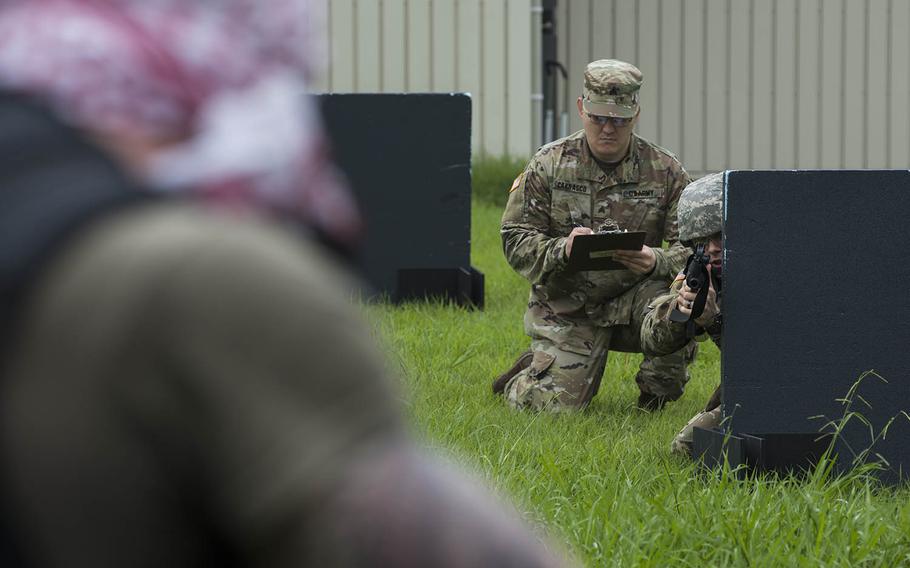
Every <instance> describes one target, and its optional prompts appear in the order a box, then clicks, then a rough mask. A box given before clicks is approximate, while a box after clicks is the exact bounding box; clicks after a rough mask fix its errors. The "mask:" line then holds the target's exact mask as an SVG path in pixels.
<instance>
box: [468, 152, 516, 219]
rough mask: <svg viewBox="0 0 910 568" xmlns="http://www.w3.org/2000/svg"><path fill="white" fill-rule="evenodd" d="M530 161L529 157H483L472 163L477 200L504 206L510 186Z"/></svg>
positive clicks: (472, 176) (473, 185)
mask: <svg viewBox="0 0 910 568" xmlns="http://www.w3.org/2000/svg"><path fill="white" fill-rule="evenodd" d="M527 163H528V160H527V158H513V157H511V156H500V157H481V158H479V159H475V160H474V163H473V164H472V165H471V191H472V193H473V196H474V200H475V201H480V202H482V203H489V204H492V205H498V206H499V207H502V206H504V205H505V204H506V199H507V198H508V196H509V188H511V187H512V182H513V181H515V178H516V177H518V174H520V173H521V172H522V171H523V170H524V169H525V165H526V164H527Z"/></svg>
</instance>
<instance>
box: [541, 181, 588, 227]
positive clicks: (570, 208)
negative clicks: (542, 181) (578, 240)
mask: <svg viewBox="0 0 910 568" xmlns="http://www.w3.org/2000/svg"><path fill="white" fill-rule="evenodd" d="M577 226H585V227H590V226H591V195H590V193H581V192H580V191H567V190H563V189H559V188H556V189H554V190H553V201H552V205H551V207H550V235H551V236H554V237H562V236H565V235H568V234H569V232H571V231H572V227H577Z"/></svg>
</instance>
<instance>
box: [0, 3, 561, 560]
mask: <svg viewBox="0 0 910 568" xmlns="http://www.w3.org/2000/svg"><path fill="white" fill-rule="evenodd" d="M305 11H306V6H303V5H301V3H299V2H269V3H264V2H262V3H258V2H255V1H253V0H248V1H243V0H233V1H230V0H225V1H223V2H215V1H203V0H199V1H186V0H184V1H180V2H176V1H173V2H168V1H162V0H158V1H156V2H139V1H136V2H130V1H129V0H108V1H105V2H101V1H90V0H81V1H79V0H67V1H63V0H57V1H54V0H48V1H42V2H38V1H35V2H26V1H22V2H15V1H8V2H3V3H0V341H2V343H0V364H2V374H0V452H2V457H0V483H2V485H0V497H2V501H0V513H2V519H3V521H4V525H5V526H4V530H3V531H2V534H3V536H4V538H5V539H7V540H8V542H7V543H6V545H7V546H6V547H5V548H4V549H3V551H2V553H3V554H4V555H6V556H4V557H3V558H0V562H2V565H4V566H9V565H14V564H15V562H22V563H25V564H27V565H30V566H92V567H105V566H118V567H121V566H131V567H136V566H168V567H178V566H234V565H237V566H555V565H557V562H556V561H555V560H554V559H552V557H550V556H548V555H547V553H546V551H545V550H544V549H543V548H542V546H541V545H540V544H539V542H537V539H535V538H534V536H533V535H532V534H530V533H529V532H528V531H527V530H526V529H525V528H524V527H523V526H522V525H521V523H520V522H519V521H517V520H516V519H515V518H513V517H511V516H509V515H508V514H506V513H504V512H503V510H502V509H501V508H500V507H498V506H496V505H494V504H492V503H491V500H490V498H489V495H488V494H487V493H486V492H485V491H483V490H480V489H479V488H477V487H474V486H473V485H471V484H470V483H468V482H466V481H465V480H464V479H463V478H461V477H460V476H459V475H457V474H452V473H449V472H448V471H447V470H446V469H445V468H444V467H442V466H441V465H439V464H437V463H436V462H435V461H434V460H432V459H429V458H427V457H426V456H423V455H422V454H420V452H418V451H417V450H415V448H414V444H413V442H412V441H411V440H410V439H409V437H408V436H407V433H406V432H405V427H404V426H403V424H402V421H401V419H400V415H399V408H398V406H397V405H396V401H395V396H394V393H393V390H392V387H391V385H390V383H389V381H388V380H387V379H386V377H385V376H384V371H383V364H382V363H381V359H380V358H379V357H378V355H377V354H376V353H375V348H374V347H373V345H372V342H371V340H370V337H369V333H368V331H367V328H366V326H365V325H364V324H363V322H362V321H361V320H360V319H359V318H358V316H357V314H356V310H355V309H354V308H353V307H352V306H350V305H349V303H348V302H347V297H346V295H345V294H344V292H343V291H344V290H346V289H348V286H349V281H348V277H347V276H346V275H345V271H344V270H343V267H341V266H340V265H339V264H338V260H337V257H336V256H332V255H330V254H329V253H328V252H327V250H328V249H326V248H324V247H321V246H320V245H318V244H316V241H315V240H313V241H311V240H307V239H301V238H300V235H299V230H298V229H300V228H304V230H305V231H306V232H308V233H310V234H312V235H314V236H316V237H318V239H319V240H320V241H322V242H323V243H327V244H330V245H331V246H332V248H335V249H340V250H344V249H346V248H348V247H350V246H351V244H352V243H353V241H354V239H355V238H356V235H357V231H358V217H357V214H356V211H355V209H354V208H353V206H352V203H351V201H350V199H349V198H348V196H347V194H346V193H345V192H344V191H343V190H342V188H341V186H340V185H339V184H337V182H336V180H335V177H334V176H333V174H332V171H331V169H330V168H329V167H328V164H327V162H326V160H325V159H324V156H323V153H322V144H321V141H320V138H319V137H318V132H319V130H318V126H317V124H316V121H315V117H314V116H313V115H312V114H311V112H310V109H308V108H307V107H306V106H305V99H303V98H302V97H301V92H302V89H303V86H304V81H305V80H306V78H307V76H308V75H307V74H308V73H309V68H308V67H307V66H306V60H307V59H306V50H307V49H309V48H310V47H311V44H312V42H308V41H309V38H310V35H308V34H309V33H310V32H309V31H308V30H307V29H306V28H305V25H307V23H308V22H309V23H312V22H313V21H314V19H313V18H311V17H310V18H307V17H306V16H307V14H306V13H305ZM178 196H179V197H181V198H178ZM267 214H268V216H269V217H271V218H272V219H271V220H269V219H266V216H267ZM276 218H281V219H283V220H284V221H286V222H285V223H284V224H281V225H279V224H278V223H276V222H275V219H276ZM287 221H294V223H289V222H287ZM14 554H15V555H16V556H17V558H12V557H11V556H12V555H14Z"/></svg>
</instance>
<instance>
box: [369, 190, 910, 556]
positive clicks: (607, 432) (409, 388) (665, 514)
mask: <svg viewBox="0 0 910 568" xmlns="http://www.w3.org/2000/svg"><path fill="white" fill-rule="evenodd" d="M505 187H508V185H506V186H505ZM500 214H501V207H500V206H498V205H496V204H492V203H489V202H488V201H486V200H476V201H475V203H474V207H473V214H472V263H473V265H474V266H475V267H477V268H478V269H479V270H481V271H482V272H483V273H484V274H485V275H486V309H485V310H484V311H466V310H463V309H460V308H457V307H453V306H447V305H443V304H439V303H436V304H433V303H420V304H410V305H406V306H403V307H397V308H396V307H391V306H386V305H373V306H370V307H368V309H367V311H368V316H369V318H370V320H371V322H372V324H373V326H374V328H375V329H376V331H377V336H378V337H379V338H380V340H381V341H383V342H384V343H385V345H386V346H387V351H388V352H389V354H390V359H391V364H393V365H397V366H398V367H400V369H399V373H400V374H402V375H403V377H404V389H403V390H404V392H405V393H406V394H405V399H406V400H405V405H406V407H407V412H408V413H409V415H410V417H411V418H412V421H413V424H414V429H415V432H417V434H418V436H419V437H420V439H421V440H423V441H424V443H425V444H426V445H427V446H429V447H431V448H433V449H434V450H437V451H441V452H442V453H444V454H448V455H454V456H456V457H457V459H458V461H460V462H462V463H465V464H467V466H468V467H470V468H472V469H474V470H475V471H478V472H479V474H480V475H481V476H482V477H484V478H485V479H486V480H487V481H488V482H489V483H490V484H491V485H493V486H494V487H496V488H497V489H498V490H500V491H501V492H502V493H504V494H506V495H509V496H511V498H512V499H513V500H514V501H515V503H516V505H517V507H518V508H519V510H520V511H521V513H522V514H523V515H524V516H525V518H526V519H527V520H528V521H529V522H531V523H532V524H533V525H535V526H537V527H539V528H540V530H541V532H542V533H545V534H548V535H549V536H550V538H551V540H552V541H555V542H559V543H564V545H565V547H566V548H568V549H569V550H570V551H571V553H572V554H574V555H575V556H576V557H577V558H578V559H579V560H580V561H581V562H582V563H584V564H585V565H588V566H613V565H621V566H699V567H702V566H902V565H910V504H908V496H910V492H908V491H906V490H901V491H895V490H892V489H885V488H881V487H878V486H877V485H876V484H875V483H874V482H871V481H869V480H868V479H866V478H864V477H862V476H853V477H850V478H841V479H830V478H828V477H827V476H825V475H822V474H821V473H819V474H818V475H817V476H816V477H814V478H811V479H808V480H794V479H777V480H775V479H771V478H758V479H750V480H746V481H740V480H736V479H735V478H734V477H733V476H731V475H729V472H726V473H723V472H722V473H718V474H711V475H703V474H700V473H699V472H698V471H697V470H696V469H695V467H694V466H693V465H692V464H691V463H689V462H687V461H685V460H682V459H678V458H675V457H673V456H670V455H669V454H668V445H669V441H670V439H671V438H672V436H673V435H674V434H675V433H676V431H677V430H678V429H679V428H680V427H681V426H682V425H683V424H684V423H685V422H686V420H687V419H688V418H689V417H690V416H691V415H692V414H693V413H694V412H696V411H697V410H698V409H699V408H700V407H701V406H702V405H703V404H704V402H705V401H706V399H707V397H708V396H709V394H710V392H711V390H712V389H713V388H714V386H715V385H716V382H717V380H718V376H719V354H718V351H717V350H716V349H715V348H714V347H713V345H708V344H702V350H701V352H700V354H699V358H698V360H697V362H696V363H695V364H694V365H693V366H692V367H691V368H690V369H691V374H692V380H691V382H690V383H689V387H688V389H687V391H686V394H685V396H684V397H683V398H682V399H681V400H680V401H678V402H676V403H673V404H671V405H669V406H668V407H667V408H666V409H665V410H664V411H663V412H661V413H657V414H646V413H643V412H641V411H639V410H637V409H636V408H635V400H636V397H637V394H638V390H637V387H636V386H635V382H634V375H635V372H636V370H637V366H638V362H639V360H640V356H634V355H626V354H612V355H611V357H610V359H609V361H608V363H607V370H606V374H605V377H604V380H603V383H602V385H601V389H600V393H599V394H598V395H597V397H596V398H595V399H594V401H593V403H592V405H591V406H590V408H588V409H587V410H586V411H585V412H584V413H583V414H577V415H560V416H552V415H546V414H535V413H519V412H513V411H511V410H509V409H507V408H506V407H505V406H504V404H503V403H502V400H501V399H500V398H494V396H493V395H492V393H491V391H490V383H491V381H492V379H493V378H494V376H495V375H497V374H498V373H500V372H501V371H503V370H504V369H506V368H508V367H509V366H510V365H511V363H512V362H513V359H514V357H515V356H516V355H517V354H518V353H519V352H520V351H521V350H522V349H524V348H525V347H526V346H527V343H528V341H527V338H525V336H524V334H523V332H522V329H521V317H522V313H523V311H524V306H525V302H526V300H527V294H528V284H527V282H526V281H524V280H523V279H522V278H521V277H519V276H517V275H516V274H515V273H514V272H512V270H511V269H510V268H509V267H508V265H507V264H506V262H505V260H504V259H503V256H502V252H501V249H500V242H499V235H498V225H499V216H500Z"/></svg>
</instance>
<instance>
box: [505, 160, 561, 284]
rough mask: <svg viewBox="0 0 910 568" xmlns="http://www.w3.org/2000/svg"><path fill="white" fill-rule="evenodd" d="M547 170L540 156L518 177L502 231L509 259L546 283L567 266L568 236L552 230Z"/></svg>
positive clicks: (533, 278) (526, 274)
mask: <svg viewBox="0 0 910 568" xmlns="http://www.w3.org/2000/svg"><path fill="white" fill-rule="evenodd" d="M548 180H549V178H548V176H547V173H546V171H545V169H544V167H543V165H542V164H541V163H540V161H539V160H538V159H537V158H534V159H532V160H531V162H530V163H529V164H528V167H527V169H525V171H524V172H522V174H521V175H520V176H518V178H517V179H516V180H515V183H514V184H513V185H512V189H511V191H510V193H509V200H508V203H507V204H506V209H505V212H504V213H503V216H502V225H501V229H500V235H501V236H502V248H503V252H504V253H505V256H506V261H507V262H508V263H509V264H510V265H511V266H512V268H514V269H515V271H516V272H518V273H519V274H521V275H522V276H524V277H525V278H527V279H528V280H530V281H531V283H532V284H542V283H544V282H545V281H546V279H547V277H548V276H549V274H551V273H552V272H554V271H557V270H560V269H562V268H564V267H565V265H566V262H567V261H568V259H567V258H566V255H565V243H566V237H565V236H558V237H553V236H551V235H550V234H549V231H550V203H551V198H552V194H551V192H550V187H549V181H548Z"/></svg>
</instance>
